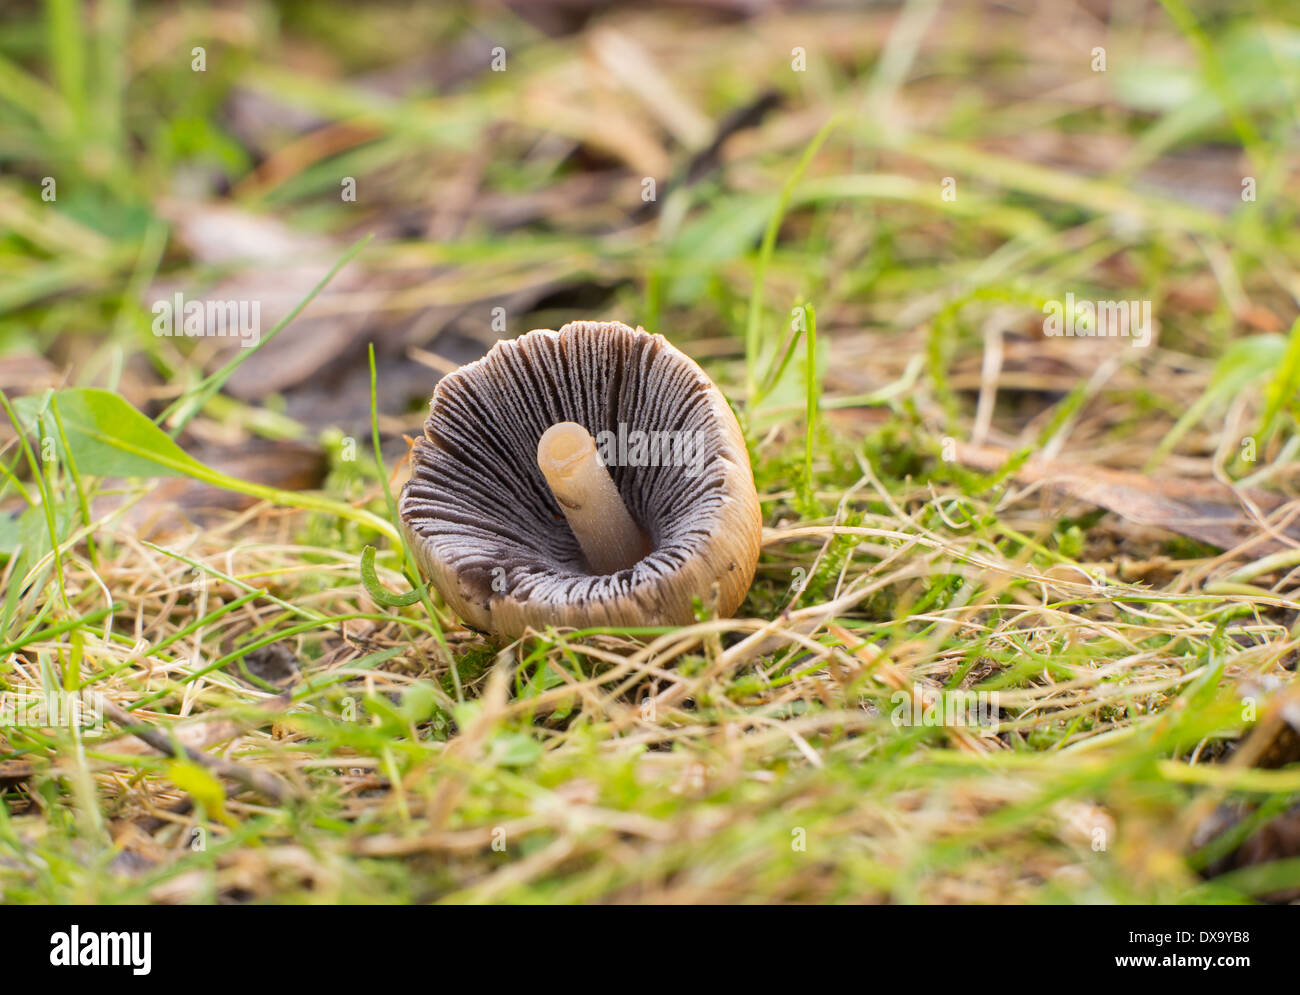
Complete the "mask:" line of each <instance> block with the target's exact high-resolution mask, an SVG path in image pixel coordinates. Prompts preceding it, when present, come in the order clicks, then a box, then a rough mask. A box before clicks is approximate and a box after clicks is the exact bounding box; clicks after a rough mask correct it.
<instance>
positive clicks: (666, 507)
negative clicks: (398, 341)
mask: <svg viewBox="0 0 1300 995" xmlns="http://www.w3.org/2000/svg"><path fill="white" fill-rule="evenodd" d="M561 422H576V423H577V424H578V425H581V426H583V427H584V428H585V429H586V430H587V431H588V432H589V433H591V435H592V437H593V438H594V439H595V440H597V442H598V443H599V444H600V445H601V447H602V455H605V454H609V455H610V456H612V457H613V458H607V459H606V460H605V462H606V463H607V464H608V472H609V474H610V476H611V477H612V478H613V482H614V484H615V485H616V487H617V489H618V494H619V495H620V496H621V497H622V499H623V503H624V504H625V506H626V508H627V511H628V512H629V513H630V514H631V516H632V518H633V519H634V520H635V523H636V525H637V526H639V527H640V529H641V530H642V532H643V533H644V538H645V540H646V546H647V547H648V548H649V550H650V552H649V553H648V555H646V556H645V557H644V558H642V559H640V560H638V561H637V562H635V563H634V564H633V565H632V566H630V567H628V568H626V569H623V570H619V571H618V572H616V573H609V574H598V573H594V572H593V571H592V570H591V568H590V567H589V566H588V562H587V559H586V557H584V555H583V552H582V548H581V546H580V545H579V542H578V540H577V539H576V538H575V536H574V533H573V530H572V529H571V528H570V527H569V524H568V522H567V521H566V518H565V514H564V512H563V510H562V509H561V508H560V506H559V504H558V503H557V501H556V498H555V495H554V494H553V493H552V491H551V489H550V487H549V486H548V484H547V482H546V480H545V478H544V477H543V475H542V472H541V470H540V469H539V467H538V462H537V460H538V442H539V440H540V439H541V437H542V434H543V433H544V432H546V430H547V429H548V428H550V427H551V426H553V425H556V424H558V423H561ZM637 433H645V435H641V436H639V435H638V434H637ZM653 433H658V435H657V436H656V435H654V434H653ZM674 433H675V434H674ZM638 439H640V440H642V441H643V442H644V445H642V446H641V447H640V448H638V445H637V443H638ZM665 454H666V455H665ZM399 515H400V519H401V525H402V529H403V530H404V532H405V534H406V536H407V538H408V540H409V542H410V544H411V548H412V551H413V552H414V554H415V557H416V559H417V561H418V562H419V564H420V567H421V568H422V569H423V570H424V572H425V573H426V574H427V575H428V577H429V579H430V580H431V581H432V583H433V585H434V587H435V588H436V589H437V590H438V592H439V593H440V594H441V595H442V596H443V598H444V599H445V600H446V602H447V604H448V605H449V606H450V607H451V608H452V609H453V610H454V611H455V612H456V613H457V614H458V615H459V616H460V617H461V618H462V619H464V620H465V621H466V622H467V623H468V624H469V625H471V626H472V627H474V628H476V629H479V630H481V631H485V632H488V633H491V634H493V635H499V636H508V637H514V636H518V635H520V634H521V633H522V632H523V631H524V630H525V629H526V628H528V627H530V626H531V627H533V628H542V627H544V626H547V625H554V626H574V627H577V628H586V627H591V626H605V625H612V626H643V625H684V624H689V623H690V622H692V621H694V618H695V616H694V611H693V605H692V601H693V599H696V598H698V599H700V600H701V601H702V602H703V603H704V604H705V605H706V606H715V607H716V609H717V611H718V613H719V614H720V615H731V614H732V613H733V612H734V611H735V610H736V609H737V608H738V607H739V606H740V603H741V602H742V601H743V600H744V597H745V593H746V591H748V590H749V585H750V582H751V581H752V580H753V577H754V570H755V567H756V566H757V563H758V552H759V544H760V539H761V533H762V516H761V512H760V510H759V504H758V495H757V493H756V492H755V489H754V478H753V473H752V472H751V470H750V466H749V456H748V453H747V452H746V450H745V442H744V438H743V437H742V435H741V432H740V426H739V425H738V424H737V423H736V418H735V415H733V414H732V412H731V409H730V408H729V407H728V406H727V402H726V400H725V399H724V398H723V396H722V394H721V392H719V390H718V388H717V387H715V386H714V384H713V382H712V381H711V380H710V379H709V378H708V376H707V375H706V374H705V373H704V371H703V370H701V369H700V368H699V366H698V365H696V363H695V362H694V360H692V359H691V358H690V357H688V356H686V355H685V354H684V353H682V352H680V351H678V350H677V349H675V348H673V346H672V345H670V344H669V343H668V341H667V340H666V339H664V338H663V336H660V335H651V334H649V333H648V332H646V331H644V330H643V329H640V328H638V329H635V330H634V329H632V328H629V327H628V326H627V325H624V324H621V323H619V322H608V323H602V322H591V321H580V322H572V323H570V324H568V325H565V326H564V327H563V328H561V329H560V330H559V331H558V332H555V331H551V330H549V329H547V330H537V331H532V332H529V333H528V334H527V335H524V336H521V337H520V338H518V339H514V340H505V341H501V342H498V343H497V344H496V345H495V346H493V347H492V350H491V351H490V352H489V353H488V354H487V355H486V356H485V357H483V358H482V359H480V360H478V361H477V362H474V363H470V364H469V365H467V366H463V367H461V368H460V369H458V370H456V371H455V372H454V373H451V374H449V375H447V376H445V377H443V378H442V380H440V381H439V382H438V385H437V388H436V389H435V390H434V393H433V399H432V401H431V402H430V405H429V418H428V420H427V421H426V422H425V426H424V437H423V438H421V439H418V440H416V443H415V447H414V449H413V450H412V452H411V479H410V480H409V481H408V482H407V484H406V486H405V488H403V490H402V497H401V501H400V505H399Z"/></svg>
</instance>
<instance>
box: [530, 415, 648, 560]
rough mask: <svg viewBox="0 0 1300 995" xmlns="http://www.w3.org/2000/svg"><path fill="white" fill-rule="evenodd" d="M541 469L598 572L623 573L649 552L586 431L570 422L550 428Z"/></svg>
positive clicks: (542, 444)
mask: <svg viewBox="0 0 1300 995" xmlns="http://www.w3.org/2000/svg"><path fill="white" fill-rule="evenodd" d="M537 465H538V467H540V468H541V471H542V476H544V477H545V478H546V482H547V484H549V485H550V488H551V493H552V494H554V495H555V500H556V501H558V502H559V505H560V509H561V510H562V511H563V512H564V517H565V518H566V519H568V522H569V528H571V529H573V534H574V536H576V537H577V540H578V545H579V546H581V547H582V552H583V554H584V555H585V556H586V557H587V563H588V564H589V565H590V567H591V569H592V570H593V571H595V572H596V573H598V574H612V573H618V572H619V571H620V570H626V569H627V568H628V567H630V566H632V565H633V564H635V563H636V562H637V561H638V560H640V559H642V558H643V557H644V556H645V555H646V554H647V553H648V552H649V544H648V543H647V542H646V538H645V536H644V535H643V534H642V532H641V530H640V529H639V528H637V524H636V522H635V521H633V520H632V516H631V515H629V514H628V511H627V506H626V505H624V504H623V499H622V497H620V496H619V493H618V488H617V487H615V486H614V481H613V479H612V478H611V477H610V475H609V471H608V470H607V469H606V468H605V464H604V462H602V460H601V458H600V453H598V452H597V451H596V441H595V440H594V439H593V438H592V437H591V433H590V432H588V431H587V430H586V429H585V428H583V427H582V426H581V425H579V424H578V423H577V422H571V421H565V422H559V423H558V424H555V425H552V426H551V427H550V428H548V429H547V430H546V431H545V432H543V433H542V437H541V439H540V440H539V441H538V443H537Z"/></svg>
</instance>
